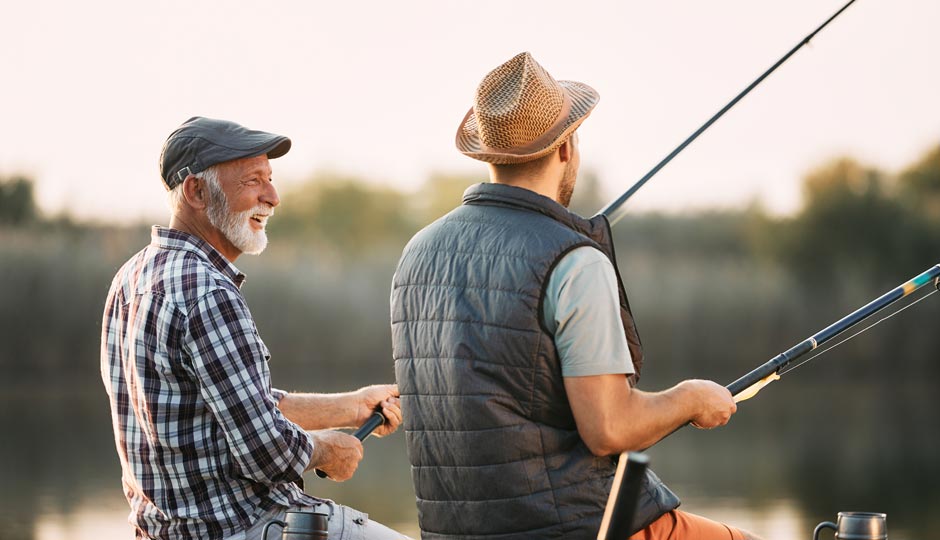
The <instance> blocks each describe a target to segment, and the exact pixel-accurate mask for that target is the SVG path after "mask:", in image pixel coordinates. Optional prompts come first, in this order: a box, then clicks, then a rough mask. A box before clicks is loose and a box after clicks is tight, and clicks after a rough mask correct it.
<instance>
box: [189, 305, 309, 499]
mask: <svg viewBox="0 0 940 540" xmlns="http://www.w3.org/2000/svg"><path fill="white" fill-rule="evenodd" d="M186 329H187V335H186V336H185V339H184V350H185V351H186V353H187V355H188V356H189V358H190V359H191V361H192V369H193V372H194V373H195V376H196V379H197V383H198V385H199V391H200V394H201V396H202V398H203V399H204V400H205V402H206V405H207V407H208V408H209V410H210V411H211V412H212V414H213V416H214V417H215V418H216V420H217V421H218V423H219V424H220V425H221V427H222V432H223V434H224V436H225V439H226V442H227V443H228V446H229V451H230V452H231V455H232V458H233V460H234V465H235V466H236V468H237V470H238V472H239V474H240V475H241V476H243V477H245V478H248V479H250V480H253V481H255V482H258V483H262V484H269V485H273V484H280V483H285V482H293V481H296V480H298V479H300V478H301V477H302V474H303V472H304V470H305V469H306V468H307V465H308V463H309V462H310V457H311V455H312V453H313V441H312V439H311V437H310V435H309V434H308V433H307V432H305V431H304V430H303V429H302V428H301V427H300V426H298V425H296V424H294V423H293V422H291V421H289V420H288V419H287V418H285V417H284V415H283V414H282V413H281V411H280V410H279V409H278V408H277V403H278V401H279V400H280V399H281V398H282V397H283V396H284V393H283V392H282V391H275V390H273V389H272V388H271V377H270V373H269V371H268V362H267V358H268V353H267V348H266V347H265V346H264V343H263V342H262V341H261V338H260V336H258V333H257V330H256V329H255V325H254V322H253V321H252V318H251V314H250V313H249V311H248V307H247V305H246V304H245V302H244V299H243V298H242V297H241V295H240V294H239V293H237V292H235V291H233V290H227V289H224V288H222V289H217V290H214V291H212V292H210V293H208V294H206V295H205V296H204V297H202V298H201V299H200V300H199V302H198V303H197V304H196V305H195V306H194V307H193V309H192V310H191V311H190V313H189V315H188V321H187V325H186Z"/></svg>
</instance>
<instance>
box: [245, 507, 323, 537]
mask: <svg viewBox="0 0 940 540" xmlns="http://www.w3.org/2000/svg"><path fill="white" fill-rule="evenodd" d="M328 520H329V512H328V510H327V509H326V508H325V505H321V506H317V507H315V508H314V509H313V510H312V511H310V512H287V516H286V517H285V518H284V521H281V520H279V519H272V520H271V521H269V522H268V524H267V525H265V526H264V531H263V532H262V533H261V538H262V540H268V528H269V527H270V526H271V525H280V526H281V540H326V538H327V536H329V527H328Z"/></svg>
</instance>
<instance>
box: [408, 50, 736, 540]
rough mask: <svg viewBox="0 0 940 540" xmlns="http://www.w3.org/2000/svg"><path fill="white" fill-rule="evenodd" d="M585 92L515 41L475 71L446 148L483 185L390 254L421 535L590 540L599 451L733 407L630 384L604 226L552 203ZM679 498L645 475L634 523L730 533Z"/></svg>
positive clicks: (561, 189)
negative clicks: (472, 92) (475, 166)
mask: <svg viewBox="0 0 940 540" xmlns="http://www.w3.org/2000/svg"><path fill="white" fill-rule="evenodd" d="M597 101H598V94H597V92H596V91H594V89H592V88H591V87H589V86H587V85H585V84H582V83H577V82H573V81H556V80H555V79H554V78H552V77H551V75H549V73H548V72H547V71H545V69H544V68H542V66H540V65H539V64H538V63H537V62H536V61H535V59H534V58H532V56H531V55H530V54H528V53H522V54H519V55H517V56H516V57H514V58H512V59H511V60H509V61H508V62H506V63H505V64H503V65H501V66H499V67H498V68H496V69H495V70H493V71H492V72H490V73H489V74H488V75H487V76H486V77H485V78H484V79H483V82H481V83H480V85H479V87H478V89H477V93H476V98H475V101H474V105H473V108H472V109H471V110H470V111H469V112H468V113H467V115H466V117H465V118H464V121H463V122H461V125H460V127H459V129H458V132H457V147H458V149H459V150H460V151H461V152H462V153H464V154H466V155H467V156H470V157H472V158H475V159H478V160H482V161H484V162H487V163H488V164H489V172H490V180H491V182H492V183H489V184H479V185H476V186H473V187H471V188H470V189H468V190H467V191H466V193H465V194H464V198H463V205H462V206H460V207H458V208H457V209H455V210H454V211H452V212H451V213H449V214H448V215H446V216H444V217H443V218H441V219H440V220H438V221H436V222H435V223H433V224H431V225H430V226H428V227H427V228H425V229H424V230H423V231H421V232H419V233H418V234H417V235H416V236H415V237H414V238H413V239H412V240H411V242H410V243H409V244H408V246H407V247H406V248H405V251H404V253H403V254H402V257H401V261H400V262H399V265H398V269H397V271H396V273H395V278H394V281H393V286H392V339H393V349H394V352H393V354H394V357H395V359H396V363H395V365H396V367H395V372H396V375H397V378H398V384H399V386H400V387H401V395H402V409H403V411H404V413H405V431H406V435H407V443H408V453H409V458H410V460H411V463H412V467H413V468H412V475H413V479H414V484H415V492H416V495H417V499H418V510H419V512H418V515H419V524H420V526H421V530H422V536H423V538H426V539H435V540H437V539H457V538H473V539H475V540H483V539H493V540H496V539H509V538H513V539H529V538H531V539H545V538H564V539H566V540H572V539H575V540H576V539H588V538H595V537H596V535H597V533H598V529H599V527H600V523H601V518H602V516H603V511H604V504H605V502H606V500H607V496H608V493H609V491H610V487H611V483H612V478H613V476H614V473H615V469H616V465H615V462H614V460H613V459H612V458H611V457H610V456H615V455H617V454H619V453H621V452H623V451H626V450H632V449H642V448H646V447H649V446H651V445H653V444H654V443H656V442H657V441H658V440H659V439H661V438H662V437H664V436H665V435H667V434H668V433H670V432H671V431H672V430H674V429H676V428H677V427H679V426H681V425H683V424H685V423H687V422H692V423H694V424H695V425H696V426H698V427H701V428H706V429H707V428H712V427H716V426H720V425H723V424H725V423H726V422H727V421H728V420H729V418H730V417H731V415H732V414H733V413H734V412H735V404H734V402H733V400H732V398H731V395H730V394H729V393H728V391H727V390H726V389H725V388H723V387H722V386H720V385H718V384H715V383H714V382H710V381H701V380H688V381H684V382H682V383H680V384H678V385H676V386H675V387H673V388H670V389H668V390H664V391H662V392H655V393H651V392H644V391H641V390H638V389H636V388H633V387H632V382H633V381H635V380H636V378H637V377H638V376H639V370H640V365H641V363H642V358H643V351H642V348H641V347H640V341H639V337H638V335H637V333H636V327H635V325H634V322H633V316H632V314H631V312H630V307H629V304H628V303H627V299H626V295H625V293H624V290H623V287H622V285H621V281H620V277H619V275H618V272H617V269H616V259H615V258H614V254H613V244H612V242H611V236H610V227H609V225H608V224H607V222H606V220H605V219H604V218H603V217H601V218H595V219H592V220H586V219H583V218H581V217H580V216H577V215H575V214H573V213H571V212H569V211H568V210H567V209H566V206H567V205H568V202H569V200H570V198H571V195H572V192H573V190H574V186H575V182H576V179H577V173H578V166H579V162H580V149H579V145H578V137H577V133H576V130H577V128H578V127H579V126H580V124H581V122H583V121H584V119H585V118H587V116H588V114H590V112H591V110H592V109H593V108H594V105H595V104H596V103H597ZM678 505H679V500H678V499H677V498H676V496H675V495H673V493H672V492H671V491H670V490H669V489H668V488H667V487H666V486H665V485H664V484H663V483H662V482H661V481H660V480H659V478H657V477H656V476H655V475H654V474H652V473H650V474H649V475H648V476H647V478H646V482H645V489H643V490H642V495H641V500H640V503H639V508H638V510H637V514H638V516H637V522H636V523H635V528H636V529H637V532H636V536H635V537H634V538H637V539H652V538H657V539H664V540H665V539H667V538H681V539H684V540H697V539H700V540H721V539H740V538H742V537H743V533H742V532H741V531H739V530H737V529H734V528H730V527H727V526H725V525H723V524H720V523H716V522H714V521H710V520H707V519H705V518H701V517H698V516H695V515H692V514H688V513H685V512H681V511H678V510H676V507H677V506H678Z"/></svg>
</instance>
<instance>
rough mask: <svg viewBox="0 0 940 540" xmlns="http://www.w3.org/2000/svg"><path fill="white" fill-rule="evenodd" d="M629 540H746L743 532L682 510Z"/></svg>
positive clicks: (658, 520)
mask: <svg viewBox="0 0 940 540" xmlns="http://www.w3.org/2000/svg"><path fill="white" fill-rule="evenodd" d="M629 540H744V535H743V534H741V531H739V530H737V529H735V528H734V527H729V526H727V525H725V524H724V523H718V522H717V521H712V520H710V519H708V518H703V517H702V516H696V515H695V514H689V513H688V512H683V511H681V510H673V511H672V512H669V513H666V514H663V516H662V517H660V518H659V519H657V520H656V521H654V522H652V523H650V525H649V527H647V528H645V529H643V530H642V531H639V532H637V533H636V534H634V535H633V536H631V537H630V538H629Z"/></svg>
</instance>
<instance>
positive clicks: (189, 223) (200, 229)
mask: <svg viewBox="0 0 940 540" xmlns="http://www.w3.org/2000/svg"><path fill="white" fill-rule="evenodd" d="M170 228H171V229H176V230H178V231H183V232H185V233H189V234H191V235H193V236H197V237H199V238H201V239H203V240H205V241H206V242H208V243H209V245H211V246H212V247H214V248H215V249H216V251H218V252H219V253H221V254H222V256H223V257H225V258H226V259H228V261H229V262H231V263H234V262H235V259H237V258H238V256H239V255H241V254H242V252H241V251H239V250H238V248H236V247H235V246H234V245H232V243H231V242H229V240H228V238H226V237H225V235H224V234H222V231H220V230H219V229H217V228H215V227H213V226H212V224H211V223H209V222H208V220H206V219H194V218H193V216H184V215H180V214H173V216H172V217H171V218H170Z"/></svg>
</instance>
